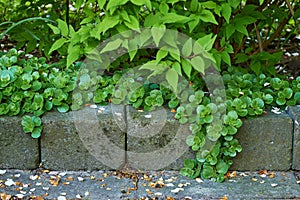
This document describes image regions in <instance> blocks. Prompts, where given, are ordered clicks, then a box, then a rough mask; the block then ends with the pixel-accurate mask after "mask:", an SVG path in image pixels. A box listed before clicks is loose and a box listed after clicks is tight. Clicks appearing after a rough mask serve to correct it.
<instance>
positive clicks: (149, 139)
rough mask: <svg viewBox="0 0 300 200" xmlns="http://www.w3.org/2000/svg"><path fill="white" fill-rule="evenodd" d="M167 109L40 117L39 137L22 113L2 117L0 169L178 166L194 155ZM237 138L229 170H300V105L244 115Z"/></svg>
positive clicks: (114, 108) (92, 111)
mask: <svg viewBox="0 0 300 200" xmlns="http://www.w3.org/2000/svg"><path fill="white" fill-rule="evenodd" d="M173 117H174V113H171V112H168V111H166V110H158V111H155V112H138V111H136V110H134V109H132V108H131V107H124V106H113V105H109V106H104V107H98V108H97V109H94V108H86V109H84V110H80V111H76V112H68V113H56V112H50V113H47V114H45V115H44V116H43V118H42V121H43V126H44V130H43V133H42V137H41V138H40V139H32V138H31V137H30V135H29V134H25V133H23V131H22V128H21V118H20V117H0V168H15V169H34V168H37V167H38V166H39V164H40V162H41V163H42V166H43V167H44V168H47V169H51V170H75V171H76V170H105V169H118V168H122V167H123V166H124V164H125V163H129V165H130V167H132V168H135V169H138V170H143V169H151V170H156V169H167V170H179V169H180V168H181V167H182V164H183V161H184V159H185V158H194V152H193V151H191V150H190V149H189V148H187V147H186V144H185V143H184V142H182V141H184V138H185V137H186V136H187V135H188V134H190V132H189V129H188V126H183V125H180V124H179V123H178V122H177V121H176V120H174V118H173ZM243 122H244V123H243V126H242V127H241V128H240V129H239V131H238V133H237V134H236V136H235V138H237V139H239V142H240V143H241V145H242V147H243V151H242V152H241V153H239V154H238V155H237V157H236V158H234V159H233V161H234V164H233V165H232V167H231V170H239V171H254V170H260V169H267V170H290V169H294V170H300V159H299V158H300V128H299V123H300V107H299V106H295V107H290V108H289V109H288V112H287V113H282V114H279V115H278V114H274V113H271V112H268V114H265V115H263V116H260V117H258V118H254V119H245V120H244V121H243Z"/></svg>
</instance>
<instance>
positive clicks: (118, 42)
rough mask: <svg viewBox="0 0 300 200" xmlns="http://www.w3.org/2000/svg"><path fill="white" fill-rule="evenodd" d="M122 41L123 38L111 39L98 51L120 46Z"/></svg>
mask: <svg viewBox="0 0 300 200" xmlns="http://www.w3.org/2000/svg"><path fill="white" fill-rule="evenodd" d="M122 42H123V40H121V39H120V38H118V39H116V40H114V41H111V42H109V43H107V44H106V46H105V47H104V48H103V49H102V50H101V52H100V53H104V52H107V51H113V50H116V49H118V48H119V47H120V46H121V44H122Z"/></svg>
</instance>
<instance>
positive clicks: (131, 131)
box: [126, 106, 194, 170]
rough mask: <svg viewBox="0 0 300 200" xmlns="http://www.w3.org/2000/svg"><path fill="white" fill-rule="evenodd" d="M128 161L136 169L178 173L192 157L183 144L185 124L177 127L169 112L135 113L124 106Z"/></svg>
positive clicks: (172, 114)
mask: <svg viewBox="0 0 300 200" xmlns="http://www.w3.org/2000/svg"><path fill="white" fill-rule="evenodd" d="M126 114H127V156H128V157H127V159H128V163H129V166H130V167H132V168H134V169H138V170H158V169H160V170H162V169H165V170H179V169H180V168H181V167H182V166H183V161H184V159H185V158H194V154H193V153H192V151H191V150H189V148H188V146H187V144H186V142H185V141H186V137H187V136H188V135H189V134H190V131H189V127H188V125H187V124H185V125H180V124H179V122H178V121H177V120H175V119H174V115H175V114H174V113H171V112H170V111H169V110H168V109H164V108H161V109H158V110H156V111H152V112H138V111H137V110H136V109H134V108H132V107H129V106H128V107H127V109H126Z"/></svg>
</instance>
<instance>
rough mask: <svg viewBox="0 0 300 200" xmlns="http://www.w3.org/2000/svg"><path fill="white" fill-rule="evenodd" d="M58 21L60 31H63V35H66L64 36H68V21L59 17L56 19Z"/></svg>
mask: <svg viewBox="0 0 300 200" xmlns="http://www.w3.org/2000/svg"><path fill="white" fill-rule="evenodd" d="M56 21H57V23H58V24H57V27H58V28H59V30H60V32H61V35H62V36H64V37H67V36H68V34H69V29H68V24H67V22H65V21H63V20H61V19H58V20H56Z"/></svg>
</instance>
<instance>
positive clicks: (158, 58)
mask: <svg viewBox="0 0 300 200" xmlns="http://www.w3.org/2000/svg"><path fill="white" fill-rule="evenodd" d="M168 53H169V52H168V51H166V50H164V49H160V50H158V52H157V53H156V61H157V62H159V61H161V60H162V59H163V58H165V57H166V56H167V55H168Z"/></svg>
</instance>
